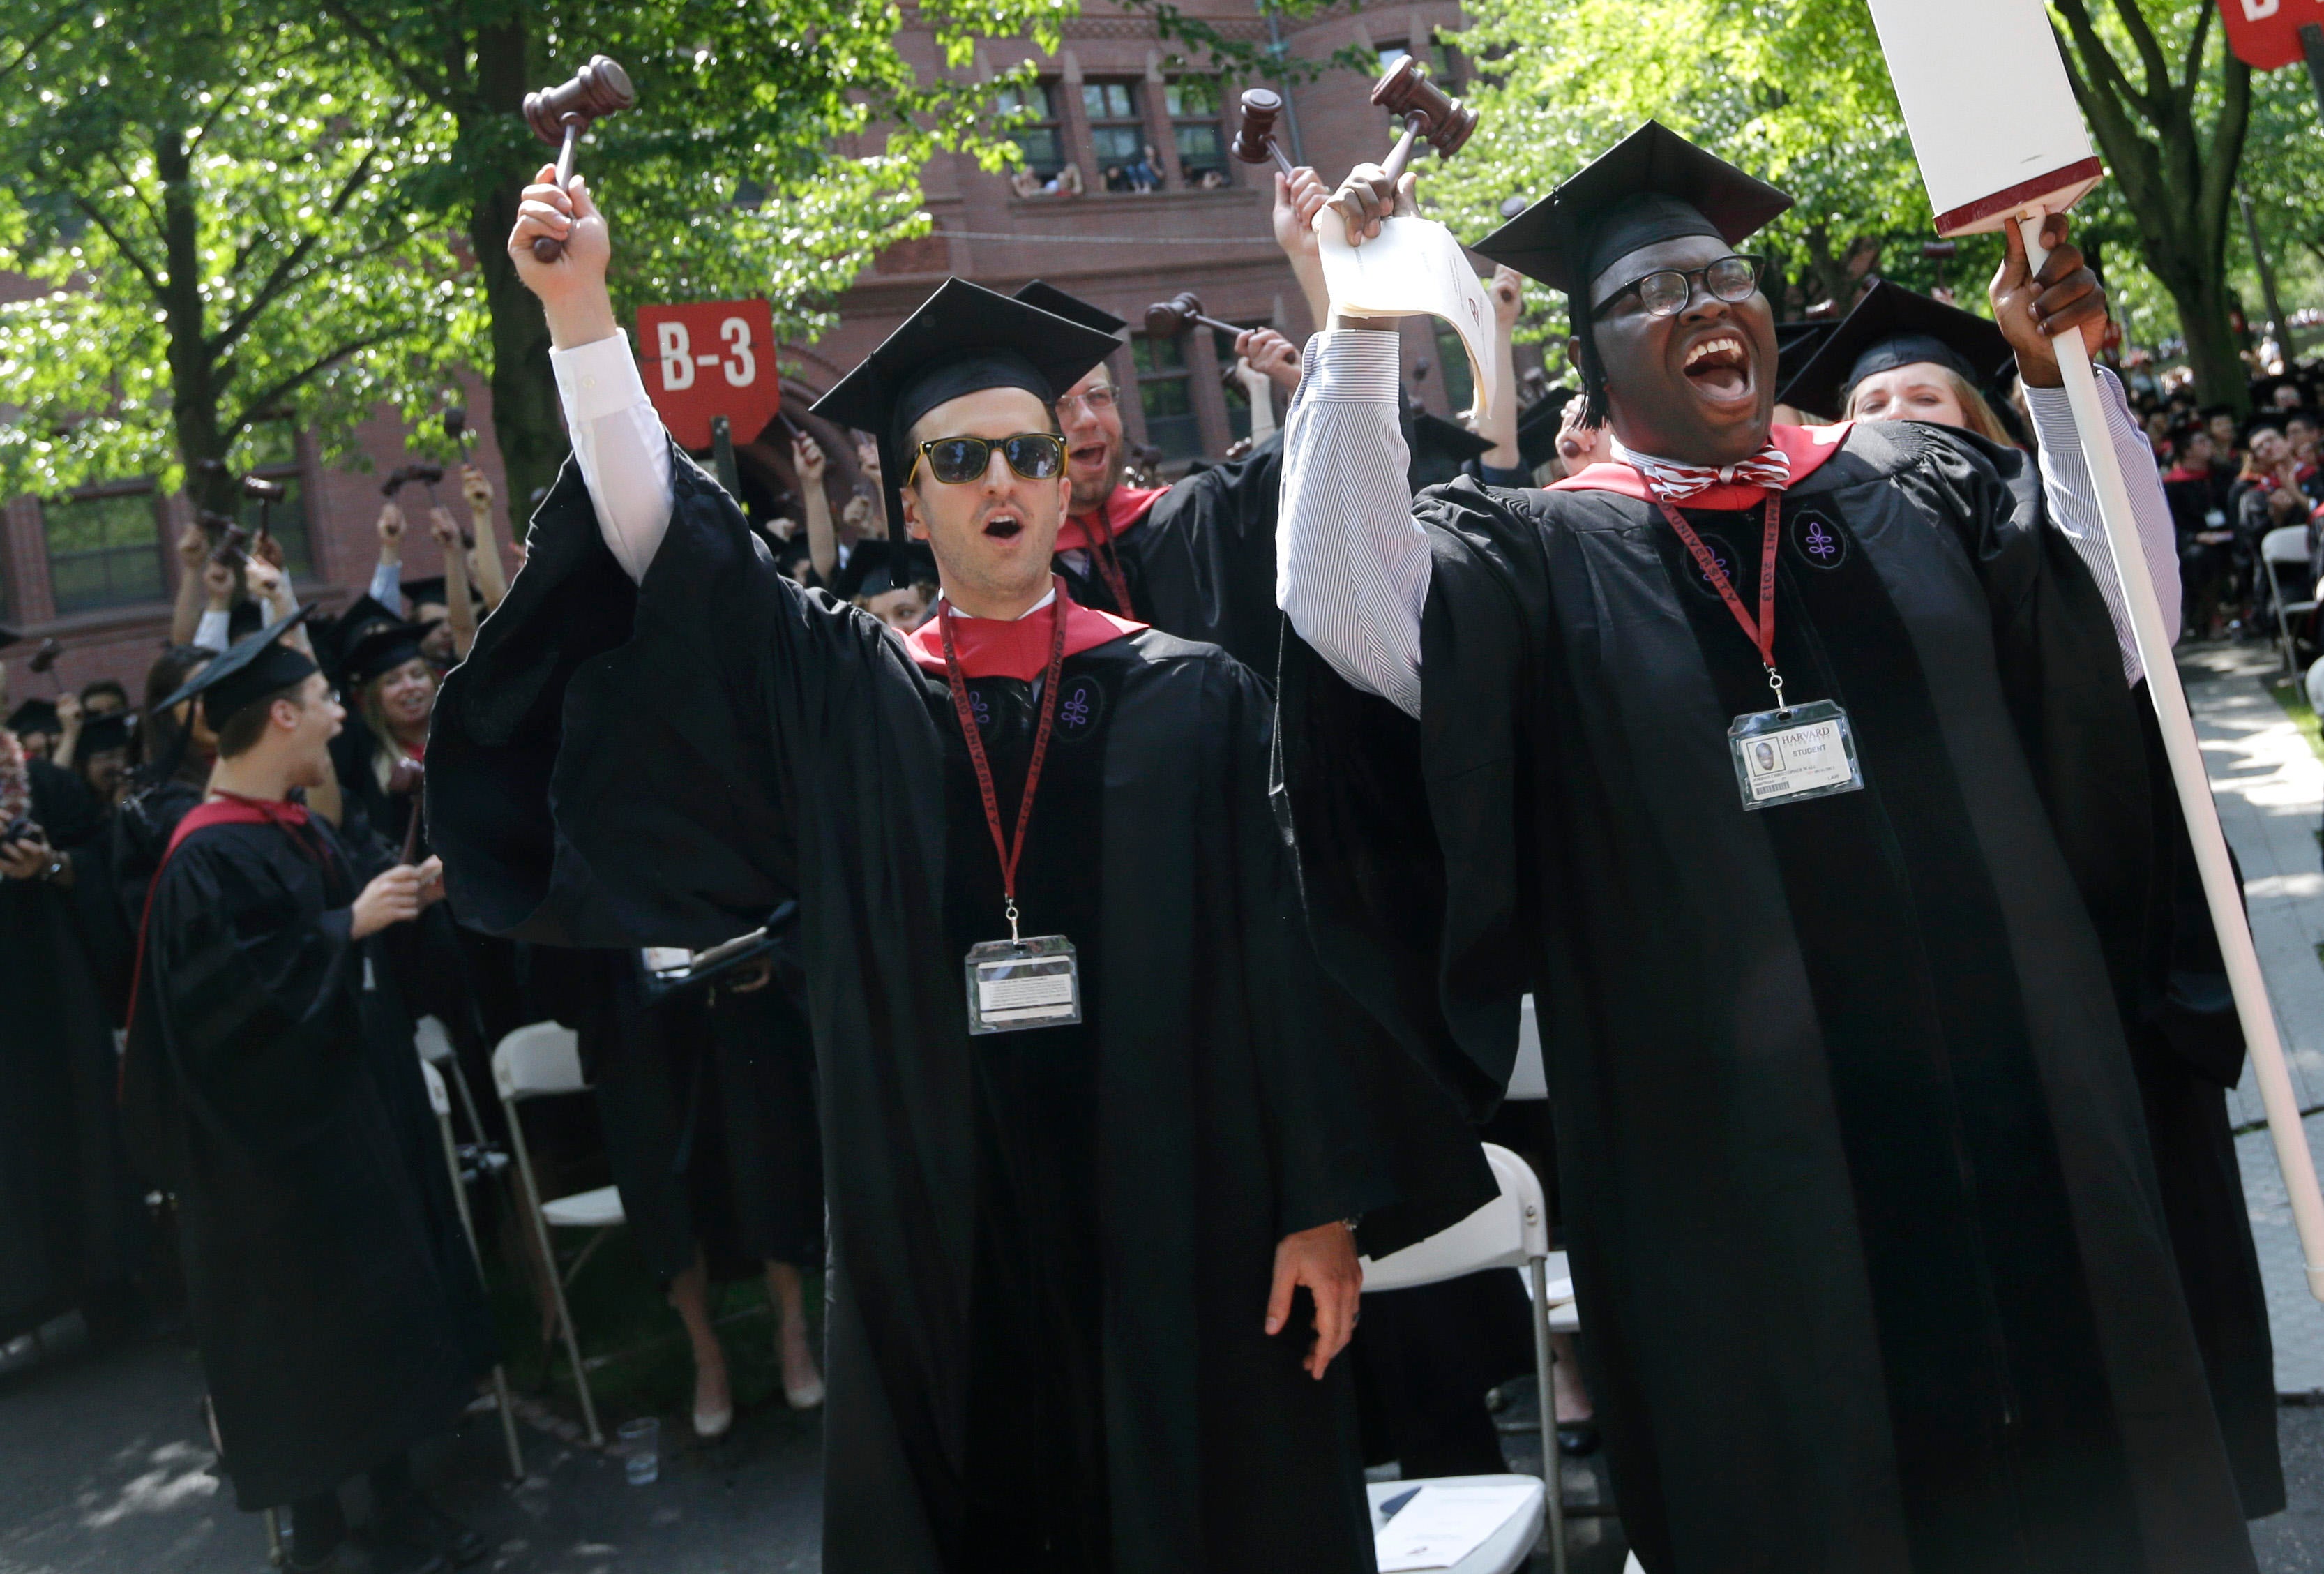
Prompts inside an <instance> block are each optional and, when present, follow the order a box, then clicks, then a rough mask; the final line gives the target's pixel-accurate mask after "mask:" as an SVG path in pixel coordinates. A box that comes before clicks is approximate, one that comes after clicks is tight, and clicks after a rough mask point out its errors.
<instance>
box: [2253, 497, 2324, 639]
mask: <svg viewBox="0 0 2324 1574" xmlns="http://www.w3.org/2000/svg"><path fill="white" fill-rule="evenodd" d="M2259 557H2260V562H2261V564H2262V566H2263V567H2264V569H2265V571H2266V573H2267V590H2268V598H2269V599H2270V600H2272V601H2273V602H2274V603H2275V637H2276V640H2277V643H2278V644H2279V645H2280V646H2281V648H2282V651H2283V666H2284V671H2288V672H2297V671H2300V649H2299V643H2298V642H2297V641H2296V640H2294V639H2293V638H2292V619H2293V618H2295V617H2305V616H2308V615H2309V614H2310V613H2311V612H2313V611H2315V610H2316V587H2315V585H2314V583H2313V582H2311V581H2310V579H2309V577H2308V569H2309V564H2310V559H2309V555H2308V527H2307V526H2306V525H2304V524H2287V525H2284V526H2283V527H2282V528H2281V529H2278V530H2272V531H2269V532H2267V533H2266V534H2265V535H2264V536H2262V537H2260V538H2259ZM2286 570H2289V571H2290V572H2291V574H2292V587H2293V588H2292V592H2291V593H2290V595H2289V597H2287V595H2286V592H2285V590H2284V584H2283V576H2284V573H2285V571H2286Z"/></svg>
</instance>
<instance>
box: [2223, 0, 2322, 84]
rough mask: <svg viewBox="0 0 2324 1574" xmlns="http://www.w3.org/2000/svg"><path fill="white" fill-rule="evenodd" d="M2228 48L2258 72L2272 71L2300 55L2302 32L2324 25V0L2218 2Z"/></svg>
mask: <svg viewBox="0 0 2324 1574" xmlns="http://www.w3.org/2000/svg"><path fill="white" fill-rule="evenodd" d="M2219 19H2220V20H2221V21H2222V22H2225V23H2227V47H2228V48H2229V49H2231V50H2233V51H2236V59H2237V60H2241V61H2243V63H2244V64H2246V65H2247V66H2249V67H2250V68H2251V69H2253V70H2255V71H2273V70H2274V69H2277V68H2278V67H2280V66H2288V65H2290V64H2292V61H2294V60H2298V59H2299V58H2300V56H2301V49H2300V30H2301V28H2303V27H2306V26H2308V25H2309V24H2310V23H2319V24H2324V0H2219Z"/></svg>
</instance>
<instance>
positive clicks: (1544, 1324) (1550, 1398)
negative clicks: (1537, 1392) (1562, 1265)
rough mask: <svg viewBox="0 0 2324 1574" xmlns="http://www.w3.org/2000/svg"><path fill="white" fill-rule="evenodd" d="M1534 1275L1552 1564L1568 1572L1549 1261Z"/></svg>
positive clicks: (1533, 1268) (1537, 1262) (1534, 1265)
mask: <svg viewBox="0 0 2324 1574" xmlns="http://www.w3.org/2000/svg"><path fill="white" fill-rule="evenodd" d="M1527 1267H1528V1269H1529V1270H1530V1272H1531V1273H1532V1274H1533V1366H1534V1374H1535V1376H1534V1381H1535V1383H1536V1384H1538V1385H1539V1386H1540V1388H1541V1484H1542V1486H1543V1488H1544V1490H1545V1494H1546V1495H1547V1496H1548V1499H1549V1521H1548V1528H1549V1567H1550V1569H1551V1571H1552V1574H1565V1470H1564V1468H1563V1466H1561V1465H1560V1464H1559V1463H1558V1456H1557V1374H1556V1372H1555V1370H1554V1362H1555V1357H1554V1356H1552V1355H1551V1354H1550V1349H1549V1264H1548V1263H1547V1262H1546V1261H1545V1260H1544V1259H1543V1258H1540V1257H1535V1258H1534V1259H1533V1261H1532V1262H1531V1263H1530V1264H1527Z"/></svg>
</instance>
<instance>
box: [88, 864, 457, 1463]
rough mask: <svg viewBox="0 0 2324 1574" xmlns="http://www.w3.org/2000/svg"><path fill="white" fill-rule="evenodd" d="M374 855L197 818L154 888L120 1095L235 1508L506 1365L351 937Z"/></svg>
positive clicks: (387, 976)
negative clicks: (154, 1194) (168, 1214)
mask: <svg viewBox="0 0 2324 1574" xmlns="http://www.w3.org/2000/svg"><path fill="white" fill-rule="evenodd" d="M294 838H295V839H294ZM388 859H389V855H388V853H387V850H386V849H385V848H384V847H377V846H375V845H374V847H372V848H371V849H370V850H369V856H366V857H364V859H363V861H362V862H361V863H360V864H358V863H357V862H355V859H354V857H353V856H351V853H350V849H349V848H348V847H347V846H346V843H344V842H343V841H342V840H341V838H339V836H338V834H337V832H335V831H333V830H332V829H331V828H330V827H329V826H328V825H327V823H326V822H324V821H323V820H322V819H319V818H310V819H309V820H308V822H307V823H306V825H305V826H304V827H303V828H302V829H300V830H299V831H297V832H295V833H294V832H292V831H290V830H286V829H281V828H278V827H276V826H273V825H265V824H256V825H215V826H205V827H203V828H201V829H197V830H195V831H194V832H193V833H191V834H190V835H189V836H188V837H187V838H186V839H185V840H184V841H183V842H181V843H180V845H179V847H178V849H177V851H176V853H175V854H174V855H172V856H171V857H170V859H169V861H168V863H167V864H166V865H165V866H163V868H162V870H161V875H159V877H158V878H157V879H156V880H155V881H154V884H153V898H152V909H151V918H150V920H149V922H148V925H147V929H146V944H145V953H144V968H143V973H142V977H141V979H140V982H139V985H138V999H137V1006H136V1014H135V1017H134V1021H133V1023H132V1024H131V1033H130V1048H129V1059H128V1064H127V1068H126V1080H125V1090H124V1097H125V1099H126V1108H127V1110H128V1112H129V1118H130V1123H131V1128H132V1130H133V1132H134V1134H135V1137H136V1140H137V1142H138V1143H139V1147H140V1152H141V1157H144V1158H148V1159H151V1160H152V1162H155V1163H156V1164H157V1165H158V1166H159V1167H160V1169H161V1171H162V1172H163V1173H164V1174H165V1175H166V1177H167V1178H168V1181H169V1184H170V1185H171V1189H172V1190H175V1191H176V1193H177V1196H178V1201H179V1218H180V1227H181V1230H182V1245H183V1250H184V1254H185V1258H186V1278H187V1286H188V1291H189V1299H190V1303H191V1309H192V1313H193V1323H194V1332H195V1338H196V1340H197V1342H198V1345H199V1347H200V1349H201V1355H202V1366H203V1371H204V1374H205V1375H206V1376H207V1378H208V1384H209V1392H210V1398H211V1401H212V1403H213V1405H214V1407H215V1412H216V1415H217V1426H218V1434H219V1437H220V1438H221V1440H223V1441H224V1443H225V1445H226V1447H225V1457H226V1469H227V1471H228V1473H229V1474H231V1475H232V1477H234V1484H235V1500H236V1501H237V1502H238V1503H239V1504H240V1505H241V1506H242V1507H244V1509H259V1508H266V1507H272V1506H277V1505H283V1504H288V1503H294V1502H297V1501H299V1500H300V1499H302V1498H308V1497H312V1496H315V1495H318V1494H320V1493H324V1492H328V1491H330V1490H332V1489H333V1488H335V1487H337V1486H338V1485H339V1484H340V1483H341V1482H343V1481H345V1480H346V1479H347V1478H348V1477H351V1476H354V1475H355V1474H357V1473H358V1472H360V1471H363V1470H365V1469H368V1468H371V1467H372V1466H374V1465H377V1464H380V1463H382V1462H383V1461H384V1460H386V1459H388V1458H391V1457H392V1456H393V1455H396V1454H398V1453H400V1452H401V1450H403V1449H407V1448H409V1447H410V1445H411V1444H413V1443H415V1442H417V1441H419V1440H421V1439H423V1438H426V1437H429V1436H430V1435H432V1434H434V1433H437V1432H439V1431H442V1430H446V1429H447V1428H448V1427H449V1426H450V1425H451V1423H452V1422H453V1421H454V1420H455V1419H456V1418H457V1416H458V1414H459V1412H460V1411H461V1409H462V1408H463V1407H464V1406H465V1405H466V1403H467V1402H468V1401H469V1400H470V1399H471V1398H473V1397H474V1395H475V1378H476V1377H477V1376H478V1375H480V1374H481V1373H483V1372H484V1371H485V1370H486V1369H488V1368H489V1367H490V1366H491V1365H492V1363H493V1360H494V1359H495V1358H496V1354H495V1347H494V1340H493V1333H492V1329H491V1324H490V1321H489V1319H488V1316H487V1314H486V1311H485V1308H484V1290H483V1286H482V1285H481V1284H480V1283H479V1282H477V1278H476V1271H475V1262H474V1259H473V1258H472V1257H471V1256H470V1255H469V1249H468V1245H467V1241H466V1236H464V1235H463V1233H462V1230H461V1227H460V1222H459V1217H458V1213H457V1206H456V1204H455V1201H454V1199H453V1196H452V1190H451V1181H450V1178H449V1176H448V1174H447V1170H446V1166H445V1162H444V1153H443V1148H442V1146H441V1140H440V1138H439V1136H438V1129H437V1125H436V1119H435V1116H434V1115H433V1113H432V1112H431V1111H430V1109H429V1104H428V1097H427V1092H426V1088H425V1086H424V1084H423V1082H422V1079H421V1074H420V1062H419V1057H418V1054H417V1052H416V1051H414V1049H413V1046H412V1038H411V1019H410V1016H409V1015H408V1014H406V1013H405V1012H404V1009H403V1006H402V1003H401V998H400V996H399V995H398V994H397V991H396V990H395V988H394V983H393V978H392V974H391V972H390V970H389V964H388V960H387V951H386V948H385V947H384V946H383V944H382V943H381V942H382V940H383V936H382V935H374V936H372V937H370V938H368V939H366V940H361V941H356V940H351V939H350V938H349V934H350V904H351V903H352V902H353V901H354V898H355V893H356V892H357V891H358V890H359V889H360V882H361V881H362V880H363V879H364V878H366V877H367V876H368V875H370V874H373V873H375V872H376V871H377V870H378V869H379V868H382V867H384V866H385V865H386V863H387V862H388Z"/></svg>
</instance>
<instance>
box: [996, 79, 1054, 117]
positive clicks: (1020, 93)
mask: <svg viewBox="0 0 2324 1574" xmlns="http://www.w3.org/2000/svg"><path fill="white" fill-rule="evenodd" d="M994 102H995V103H996V104H997V105H999V106H1000V108H1001V112H1002V113H1003V114H1009V115H1013V114H1015V113H1016V112H1017V111H1018V110H1019V109H1025V110H1028V111H1030V112H1031V114H1032V116H1033V118H1034V119H1036V120H1055V119H1056V117H1057V111H1056V104H1055V103H1054V102H1053V101H1052V100H1051V98H1050V97H1049V84H1048V83H1047V82H1036V83H1034V84H1033V85H1032V86H1031V87H1029V88H1002V89H1001V92H1000V95H999V96H998V97H996V98H995V99H994Z"/></svg>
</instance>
